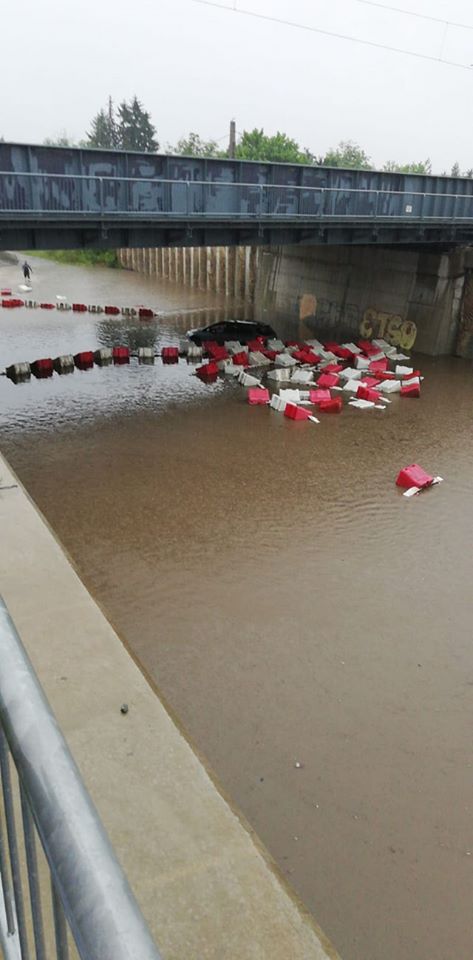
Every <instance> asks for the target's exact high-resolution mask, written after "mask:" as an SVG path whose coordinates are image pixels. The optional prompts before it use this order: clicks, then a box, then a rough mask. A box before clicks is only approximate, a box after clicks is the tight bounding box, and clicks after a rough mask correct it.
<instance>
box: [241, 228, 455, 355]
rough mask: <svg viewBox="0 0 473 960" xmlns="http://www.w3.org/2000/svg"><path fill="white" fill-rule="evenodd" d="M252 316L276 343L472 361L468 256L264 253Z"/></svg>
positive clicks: (295, 249)
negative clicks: (316, 341)
mask: <svg viewBox="0 0 473 960" xmlns="http://www.w3.org/2000/svg"><path fill="white" fill-rule="evenodd" d="M470 274H471V275H472V279H471V281H470V279H469V278H470ZM254 311H255V319H258V320H262V321H265V322H267V323H273V324H274V325H276V328H277V330H278V332H279V333H280V334H281V335H283V336H284V335H287V336H291V337H298V338H301V339H302V338H306V337H309V336H311V337H322V338H323V337H330V338H334V339H338V338H340V337H342V338H345V337H346V338H347V339H352V338H353V337H356V336H360V334H361V335H364V336H382V337H386V338H387V339H391V342H394V343H397V344H398V345H399V346H400V348H401V349H402V348H404V349H406V350H409V349H411V348H414V349H415V350H418V351H420V352H421V353H427V354H431V355H434V356H437V355H442V354H456V355H458V356H462V357H473V249H472V248H470V247H468V248H460V249H456V250H453V251H450V252H437V251H430V250H426V249H425V248H423V249H416V250H414V249H401V248H399V247H397V248H383V247H373V246H366V247H361V246H344V247H343V246H333V247H332V246H306V247H304V246H281V247H271V248H266V249H264V250H263V253H262V256H261V261H260V267H259V271H258V280H257V288H256V293H255V303H254Z"/></svg>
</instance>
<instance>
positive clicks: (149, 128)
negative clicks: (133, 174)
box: [117, 96, 159, 153]
mask: <svg viewBox="0 0 473 960" xmlns="http://www.w3.org/2000/svg"><path fill="white" fill-rule="evenodd" d="M117 128H118V140H119V145H120V147H121V149H122V150H138V151H140V152H143V153H156V151H157V150H158V149H159V143H158V141H157V140H156V128H155V127H154V126H153V124H152V123H151V116H150V114H149V113H148V111H147V110H145V109H144V107H143V105H142V104H141V103H140V101H139V100H138V97H136V96H135V97H133V99H132V100H130V101H129V103H127V101H126V100H123V102H122V103H121V104H120V105H119V107H118V124H117Z"/></svg>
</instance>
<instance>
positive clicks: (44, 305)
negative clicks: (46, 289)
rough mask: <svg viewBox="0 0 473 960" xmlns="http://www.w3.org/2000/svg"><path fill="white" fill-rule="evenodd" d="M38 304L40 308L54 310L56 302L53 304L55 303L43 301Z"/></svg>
mask: <svg viewBox="0 0 473 960" xmlns="http://www.w3.org/2000/svg"><path fill="white" fill-rule="evenodd" d="M39 306H40V309H41V310H55V309H56V304H55V303H46V302H45V303H40V305H39Z"/></svg>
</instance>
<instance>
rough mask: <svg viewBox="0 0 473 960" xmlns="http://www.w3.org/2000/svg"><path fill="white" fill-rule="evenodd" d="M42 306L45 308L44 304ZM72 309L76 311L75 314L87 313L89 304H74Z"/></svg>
mask: <svg viewBox="0 0 473 960" xmlns="http://www.w3.org/2000/svg"><path fill="white" fill-rule="evenodd" d="M41 306H43V304H41ZM72 309H73V310H74V311H75V313H86V311H87V304H85V303H73V304H72Z"/></svg>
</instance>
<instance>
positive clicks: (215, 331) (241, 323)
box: [187, 320, 277, 343]
mask: <svg viewBox="0 0 473 960" xmlns="http://www.w3.org/2000/svg"><path fill="white" fill-rule="evenodd" d="M187 336H188V338H189V340H193V342H194V343H204V341H205V340H215V341H216V342H217V343H224V342H225V340H239V341H240V343H248V341H249V340H256V337H276V336H277V334H276V333H275V332H274V330H273V328H272V327H270V326H269V324H267V323H257V322H256V321H253V320H222V321H220V322H219V323H209V325H208V327H200V328H198V329H196V330H188V331H187Z"/></svg>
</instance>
